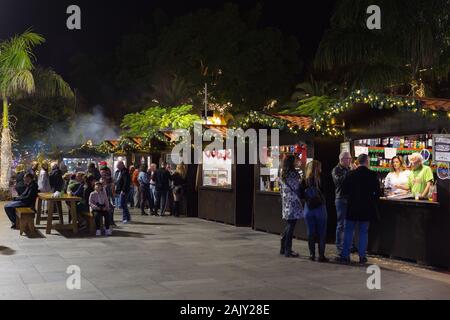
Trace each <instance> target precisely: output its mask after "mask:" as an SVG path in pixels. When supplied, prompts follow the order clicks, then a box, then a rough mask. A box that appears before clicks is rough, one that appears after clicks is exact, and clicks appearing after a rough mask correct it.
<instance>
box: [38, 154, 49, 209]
mask: <svg viewBox="0 0 450 320" xmlns="http://www.w3.org/2000/svg"><path fill="white" fill-rule="evenodd" d="M38 187H39V192H42V193H48V192H51V191H52V188H51V187H50V178H49V174H48V163H46V162H43V163H42V165H41V170H40V171H39V177H38ZM42 209H43V210H45V211H47V210H48V206H47V201H43V202H42Z"/></svg>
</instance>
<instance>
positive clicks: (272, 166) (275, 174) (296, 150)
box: [259, 144, 308, 192]
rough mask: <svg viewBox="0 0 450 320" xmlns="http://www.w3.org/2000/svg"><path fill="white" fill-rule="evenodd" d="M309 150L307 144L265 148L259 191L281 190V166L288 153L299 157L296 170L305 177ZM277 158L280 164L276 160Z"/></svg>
mask: <svg viewBox="0 0 450 320" xmlns="http://www.w3.org/2000/svg"><path fill="white" fill-rule="evenodd" d="M307 151H308V149H307V145H306V144H295V145H284V146H279V147H278V146H275V147H266V148H264V150H263V155H262V158H261V165H260V176H259V191H263V192H280V178H281V166H282V164H283V160H284V158H285V157H286V156H287V155H294V156H295V157H296V158H297V161H296V170H297V171H298V172H299V174H300V176H301V177H303V172H304V170H305V167H306V163H307V162H308V158H307V155H308V153H307ZM277 159H278V164H277V162H276V160H277Z"/></svg>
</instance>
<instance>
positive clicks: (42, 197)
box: [36, 193, 82, 234]
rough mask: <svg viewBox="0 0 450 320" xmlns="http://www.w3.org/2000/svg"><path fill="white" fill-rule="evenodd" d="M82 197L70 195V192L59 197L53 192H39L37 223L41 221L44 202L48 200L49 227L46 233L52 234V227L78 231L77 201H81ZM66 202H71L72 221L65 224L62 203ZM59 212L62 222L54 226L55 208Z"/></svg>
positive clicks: (70, 213) (75, 232)
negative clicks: (55, 196)
mask: <svg viewBox="0 0 450 320" xmlns="http://www.w3.org/2000/svg"><path fill="white" fill-rule="evenodd" d="M81 200H82V199H81V198H80V197H75V196H69V195H68V194H62V195H61V197H59V198H53V193H39V194H38V208H37V217H36V224H37V225H39V224H40V223H41V215H42V202H43V201H47V203H48V208H47V209H48V214H47V229H46V234H51V232H52V228H54V227H58V228H59V229H72V231H73V233H74V234H77V233H78V216H77V208H76V203H77V202H79V201H81ZM63 201H64V202H66V203H68V204H69V208H70V210H69V215H70V217H71V218H72V221H71V222H70V223H69V224H67V225H64V219H63V213H62V203H63ZM55 205H56V209H57V211H58V214H59V222H60V224H59V225H57V226H53V211H54V209H55Z"/></svg>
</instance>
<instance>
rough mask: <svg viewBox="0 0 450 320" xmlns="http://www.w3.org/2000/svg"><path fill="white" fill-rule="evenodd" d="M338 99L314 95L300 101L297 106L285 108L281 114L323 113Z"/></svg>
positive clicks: (313, 114)
mask: <svg viewBox="0 0 450 320" xmlns="http://www.w3.org/2000/svg"><path fill="white" fill-rule="evenodd" d="M336 102H337V99H335V98H331V97H328V96H319V97H318V96H313V97H309V98H306V99H302V100H300V101H298V104H297V106H296V107H293V108H283V109H282V110H280V111H279V113H280V114H290V115H304V116H318V115H320V114H323V113H324V112H325V111H326V110H327V109H328V108H329V107H330V106H331V105H333V104H334V103H336Z"/></svg>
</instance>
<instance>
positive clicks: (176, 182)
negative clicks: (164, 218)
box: [172, 163, 187, 217]
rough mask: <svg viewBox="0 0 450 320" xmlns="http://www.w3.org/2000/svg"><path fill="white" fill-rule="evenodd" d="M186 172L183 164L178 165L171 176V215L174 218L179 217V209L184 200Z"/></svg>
mask: <svg viewBox="0 0 450 320" xmlns="http://www.w3.org/2000/svg"><path fill="white" fill-rule="evenodd" d="M186 175H187V170H186V166H185V165H184V163H182V164H179V165H178V166H177V169H176V171H175V173H174V174H173V175H172V182H173V190H172V193H173V206H172V215H173V216H174V217H178V216H180V207H181V203H182V201H183V199H184V188H185V185H186Z"/></svg>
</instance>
